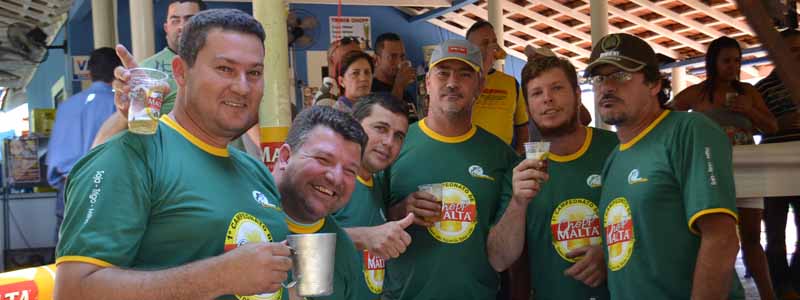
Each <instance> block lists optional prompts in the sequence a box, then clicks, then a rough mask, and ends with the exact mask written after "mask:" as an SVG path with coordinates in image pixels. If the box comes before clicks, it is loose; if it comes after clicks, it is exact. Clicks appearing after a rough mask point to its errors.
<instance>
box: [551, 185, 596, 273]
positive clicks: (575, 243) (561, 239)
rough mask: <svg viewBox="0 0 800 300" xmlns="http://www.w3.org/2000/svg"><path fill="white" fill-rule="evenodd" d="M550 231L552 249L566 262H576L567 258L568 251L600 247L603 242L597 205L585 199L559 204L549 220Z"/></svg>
mask: <svg viewBox="0 0 800 300" xmlns="http://www.w3.org/2000/svg"><path fill="white" fill-rule="evenodd" d="M550 229H551V232H552V233H553V247H555V249H556V252H558V255H560V256H561V258H563V259H565V260H566V261H568V262H573V263H574V262H575V261H576V260H575V259H574V258H568V257H567V253H569V252H570V251H572V250H575V249H578V248H581V247H584V246H589V245H600V244H601V243H602V242H603V240H602V239H601V237H600V217H599V216H598V215H597V205H595V204H594V202H592V201H589V200H587V199H581V198H577V199H569V200H566V201H564V202H561V203H560V204H559V205H558V207H556V209H555V210H554V211H553V216H552V217H551V218H550Z"/></svg>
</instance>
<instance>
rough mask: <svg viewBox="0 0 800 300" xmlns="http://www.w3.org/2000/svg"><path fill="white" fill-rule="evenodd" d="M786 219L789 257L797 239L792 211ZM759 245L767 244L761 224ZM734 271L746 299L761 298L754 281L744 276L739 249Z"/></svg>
mask: <svg viewBox="0 0 800 300" xmlns="http://www.w3.org/2000/svg"><path fill="white" fill-rule="evenodd" d="M787 220H790V221H789V222H786V252H787V253H788V256H789V258H791V255H792V253H794V251H795V242H796V241H797V228H796V227H795V225H794V222H792V221H791V220H794V214H793V212H791V211H790V212H789V217H788V218H787ZM761 245H762V246H763V247H766V245H767V235H766V234H765V231H764V227H763V224H762V227H761ZM736 273H737V274H739V279H740V280H741V281H742V285H743V286H744V289H745V293H746V296H747V300H751V299H752V300H755V299H761V297H759V296H758V290H757V289H756V283H755V281H753V278H744V273H745V270H744V263H743V262H742V252H741V251H739V256H738V257H737V258H736Z"/></svg>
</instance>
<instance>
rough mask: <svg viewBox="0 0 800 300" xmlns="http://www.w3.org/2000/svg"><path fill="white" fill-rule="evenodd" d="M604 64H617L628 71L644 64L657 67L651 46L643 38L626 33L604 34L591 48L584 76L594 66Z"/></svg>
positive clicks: (644, 65)
mask: <svg viewBox="0 0 800 300" xmlns="http://www.w3.org/2000/svg"><path fill="white" fill-rule="evenodd" d="M604 64H611V65H614V66H617V67H619V68H621V69H623V70H625V71H628V72H637V71H640V70H642V69H644V67H646V66H653V67H656V68H658V58H657V57H656V53H655V52H654V51H653V48H651V47H650V45H648V44H647V42H645V41H644V40H642V39H640V38H638V37H636V36H633V35H630V34H626V33H614V34H609V35H607V36H604V37H603V38H602V39H600V41H599V42H598V43H597V45H595V46H594V49H592V56H591V57H589V65H588V66H586V73H585V74H586V76H590V75H592V71H593V70H594V68H595V67H598V66H602V65H604Z"/></svg>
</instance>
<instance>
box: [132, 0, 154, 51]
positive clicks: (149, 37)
mask: <svg viewBox="0 0 800 300" xmlns="http://www.w3.org/2000/svg"><path fill="white" fill-rule="evenodd" d="M129 7H130V8H129V9H130V12H131V44H132V45H131V46H132V47H133V57H135V58H136V59H145V58H148V57H150V56H152V55H153V54H154V53H155V40H154V38H153V36H154V31H153V30H154V28H153V24H154V22H155V21H153V1H131V2H130V6H129Z"/></svg>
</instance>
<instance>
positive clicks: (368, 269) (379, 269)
mask: <svg viewBox="0 0 800 300" xmlns="http://www.w3.org/2000/svg"><path fill="white" fill-rule="evenodd" d="M384 262H385V261H384V260H383V258H380V257H377V256H373V255H372V254H370V253H369V251H367V250H364V279H365V280H366V281H367V286H368V287H369V290H370V291H371V292H372V293H373V294H376V295H377V294H380V293H381V292H383V277H384V275H385V274H386V272H385V270H386V265H385V264H384Z"/></svg>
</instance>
